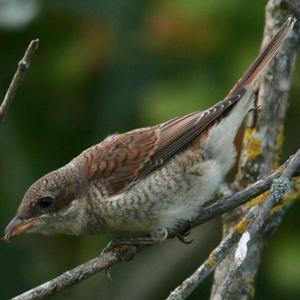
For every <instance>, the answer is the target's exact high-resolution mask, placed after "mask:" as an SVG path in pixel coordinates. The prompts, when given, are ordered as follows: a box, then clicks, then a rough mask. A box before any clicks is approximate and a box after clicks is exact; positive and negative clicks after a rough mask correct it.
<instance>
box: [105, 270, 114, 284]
mask: <svg viewBox="0 0 300 300" xmlns="http://www.w3.org/2000/svg"><path fill="white" fill-rule="evenodd" d="M110 270H111V267H107V268H106V269H105V273H106V276H107V278H108V279H109V281H110V282H113V280H112V278H111V276H110Z"/></svg>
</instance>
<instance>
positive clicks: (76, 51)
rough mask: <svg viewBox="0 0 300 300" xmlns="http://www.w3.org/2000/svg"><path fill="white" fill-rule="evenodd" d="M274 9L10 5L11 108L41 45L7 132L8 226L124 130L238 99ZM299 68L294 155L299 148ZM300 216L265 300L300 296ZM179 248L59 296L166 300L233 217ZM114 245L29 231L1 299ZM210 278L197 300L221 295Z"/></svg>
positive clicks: (2, 217) (4, 70)
mask: <svg viewBox="0 0 300 300" xmlns="http://www.w3.org/2000/svg"><path fill="white" fill-rule="evenodd" d="M265 4H266V1H240V0H227V1H223V0H213V1H204V0H184V1H183V0H161V1H155V0H152V1H142V0H139V1H138V0H125V1H124V0H123V1H122V0H105V1H104V0H102V1H99V0H98V1H96V0H85V1H79V0H72V1H71V0H69V1H68V0H51V1H27V0H9V1H8V0H7V1H5V0H0V70H1V71H0V96H1V99H2V98H3V96H4V93H5V91H6V89H7V87H8V85H9V82H10V80H11V78H12V75H13V73H14V71H15V69H16V64H17V62H18V60H19V59H20V58H21V57H22V55H23V53H24V51H25V49H26V47H27V45H28V43H29V41H30V40H31V39H33V38H37V37H38V38H40V48H39V50H38V51H37V53H36V54H35V56H34V58H33V62H32V66H31V68H30V70H29V72H28V74H27V75H26V78H25V80H24V83H23V84H22V86H21V88H20V89H19V90H18V93H17V96H16V98H15V101H14V103H13V106H12V108H11V110H10V111H9V113H8V115H7V117H6V120H5V122H4V123H3V124H2V125H1V127H0V149H1V155H0V168H1V176H0V229H1V230H3V229H4V228H5V226H6V224H7V223H8V221H9V220H10V218H11V217H12V216H13V215H14V213H15V211H16V209H17V207H18V204H19V202H20V200H21V198H22V196H23V193H24V192H25V190H26V189H27V187H28V186H29V185H30V184H31V183H32V182H33V181H34V180H36V179H37V178H38V177H39V176H41V175H43V174H45V173H47V172H49V171H51V170H53V169H56V168H58V167H60V166H62V165H63V164H65V163H66V162H68V161H69V160H71V159H72V158H73V157H74V156H76V155H77V154H79V153H80V152H81V151H82V150H84V149H85V148H87V147H89V146H90V145H92V144H95V143H98V142H99V141H101V140H102V139H103V138H104V137H106V136H107V135H109V134H111V133H114V132H124V131H127V130H129V129H132V128H136V127H141V126H148V125H153V124H155V123H158V122H161V121H165V120H167V119H168V118H171V117H173V116H176V115H180V114H185V113H188V112H191V111H194V110H202V109H205V108H207V107H208V106H210V105H212V104H214V103H215V102H216V101H218V100H220V99H221V98H222V97H224V96H225V95H226V93H227V92H228V90H229V89H230V88H231V86H232V85H233V84H234V82H235V80H237V79H238V77H239V76H240V75H241V74H242V72H243V71H244V70H245V68H246V67H247V66H248V64H249V63H250V62H251V60H252V59H253V58H254V57H255V55H256V54H257V52H258V49H259V47H260V42H261V36H262V30H263V25H264V7H265ZM299 75H300V65H299V64H298V65H297V66H296V70H295V76H294V82H293V86H292V93H291V107H290V109H289V112H288V116H287V125H286V132H287V134H286V140H285V146H284V158H286V157H287V156H288V155H289V154H291V153H292V152H293V151H295V150H296V149H297V147H299V144H300V143H299V141H300V138H299V119H300V101H299V96H300V82H299V80H297V79H298V78H299ZM299 214H300V206H299V203H295V205H294V206H293V209H291V210H290V211H289V213H288V214H287V216H286V217H285V219H284V222H283V224H282V226H281V227H280V229H279V230H278V231H277V232H276V234H275V235H274V237H273V239H272V241H271V242H270V244H269V245H268V247H267V249H266V251H265V253H264V257H263V263H262V266H261V268H260V270H259V274H258V280H257V289H256V299H266V298H267V297H268V298H270V299H275V300H276V299H291V300H292V299H300V284H299V282H300V281H299V280H300V259H299V251H300V234H299V227H300V218H299ZM192 235H193V238H194V243H193V244H192V245H183V244H181V243H180V242H179V241H177V240H172V241H167V242H166V243H163V244H162V245H161V246H155V247H152V248H151V249H147V250H146V251H143V252H142V253H140V254H139V255H138V256H137V257H136V259H134V260H133V261H131V262H128V263H122V264H120V265H118V266H115V267H113V269H112V271H111V275H112V278H113V282H110V281H109V280H108V279H107V277H106V276H105V274H98V275H96V276H94V277H92V278H91V279H88V280H87V281H84V282H82V283H80V284H78V285H76V286H74V287H72V288H69V289H67V290H65V291H63V292H62V293H60V294H59V295H56V296H54V297H53V299H125V300H126V299H145V300H147V299H163V298H165V297H166V296H167V295H168V293H169V292H170V291H171V290H172V289H174V288H175V287H176V286H177V285H178V284H179V283H180V282H181V281H182V280H183V279H184V278H186V277H187V276H188V275H189V274H191V272H193V271H194V270H195V269H196V268H197V266H199V265H200V263H201V262H202V261H203V260H204V258H205V257H206V256H207V255H208V254H209V252H210V251H211V250H212V249H213V247H214V246H215V245H216V244H217V243H218V241H219V239H220V236H221V226H220V220H216V221H213V222H210V223H208V224H205V225H203V226H201V227H200V228H197V229H196V230H193V234H192ZM110 238H111V237H110V236H91V237H89V236H85V237H68V236H53V237H51V236H50V237H43V236H38V235H28V236H24V237H22V238H16V239H15V240H13V242H12V243H10V244H6V243H4V242H1V243H0V282H1V289H0V299H7V298H9V297H12V296H14V295H17V294H19V293H20V292H23V291H25V290H27V289H29V288H31V287H34V286H36V285H37V284H40V283H42V282H44V281H46V280H49V279H51V278H53V277H55V276H57V275H58V274H60V273H62V272H64V271H66V270H67V269H70V268H73V267H75V266H76V265H78V264H79V263H83V262H84V261H86V260H88V259H90V258H92V257H94V256H96V255H97V254H98V253H99V252H100V251H101V249H102V248H103V247H104V245H105V244H106V243H107V242H108V241H109V240H110ZM210 285H211V278H210V279H209V280H207V281H206V282H205V284H203V285H201V286H200V287H199V288H198V289H197V290H196V292H194V293H193V295H192V296H191V297H190V299H208V295H209V291H210Z"/></svg>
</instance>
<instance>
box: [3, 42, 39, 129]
mask: <svg viewBox="0 0 300 300" xmlns="http://www.w3.org/2000/svg"><path fill="white" fill-rule="evenodd" d="M38 45H39V40H38V39H36V40H32V41H31V42H30V44H29V46H28V48H27V50H26V52H25V54H24V57H23V58H22V59H21V60H20V62H19V63H18V68H17V71H16V73H15V75H14V77H13V79H12V81H11V83H10V85H9V88H8V90H7V92H6V94H5V97H4V100H3V102H2V104H1V106H0V123H2V121H3V119H4V117H5V115H6V113H7V111H8V109H9V107H10V105H11V104H12V102H13V99H14V97H15V95H16V91H17V89H18V87H19V86H20V84H21V82H22V80H23V79H24V77H25V73H26V71H27V70H28V68H29V65H30V62H31V59H32V57H33V54H34V52H35V50H36V49H37V48H38Z"/></svg>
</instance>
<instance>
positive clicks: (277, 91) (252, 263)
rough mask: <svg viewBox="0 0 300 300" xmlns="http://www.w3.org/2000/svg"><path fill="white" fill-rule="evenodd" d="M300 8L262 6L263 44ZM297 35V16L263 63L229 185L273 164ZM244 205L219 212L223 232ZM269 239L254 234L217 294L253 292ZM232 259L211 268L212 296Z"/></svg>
mask: <svg viewBox="0 0 300 300" xmlns="http://www.w3.org/2000/svg"><path fill="white" fill-rule="evenodd" d="M299 8H300V4H299V1H297V0H286V1H282V0H270V1H269V2H268V4H267V6H266V24H265V30H264V38H263V42H262V45H264V44H266V42H267V41H268V40H269V39H270V37H271V36H272V35H274V34H275V32H276V31H277V30H278V29H279V27H280V25H281V24H282V23H283V22H284V20H286V18H287V17H288V16H291V15H294V16H296V17H297V16H298V17H299V12H300V11H299ZM299 36H300V30H299V21H298V22H297V23H296V26H295V27H294V31H293V33H292V34H291V36H290V37H289V39H288V40H287V42H286V45H285V46H284V47H283V48H282V50H281V51H280V52H279V53H278V55H277V56H276V58H275V59H274V60H273V61H272V62H271V63H270V65H269V66H268V67H267V70H266V73H265V75H264V76H263V77H262V78H261V80H260V82H259V85H258V90H257V93H256V97H257V98H256V102H257V104H258V105H259V106H261V107H262V108H263V109H262V110H261V111H260V112H259V113H257V112H254V115H252V116H251V117H249V118H248V120H247V124H246V131H245V133H246V134H245V137H244V142H243V150H242V154H241V158H240V161H239V172H238V175H237V177H236V181H235V184H234V187H238V188H241V187H244V186H247V185H248V184H249V183H252V182H255V181H256V180H257V178H260V177H261V176H263V175H265V174H266V173H268V172H270V171H271V170H272V169H274V168H275V167H276V166H278V161H279V160H280V153H281V148H282V142H283V131H284V125H283V124H284V120H285V115H286V110H287V108H288V104H289V103H288V94H289V90H290V85H291V78H292V73H293V68H294V65H295V59H296V55H297V51H298V48H299ZM253 147H254V148H253ZM247 209H248V208H247V207H246V206H243V207H241V208H238V209H236V210H234V211H232V212H230V213H227V214H226V215H225V216H224V218H223V228H224V233H227V232H229V231H230V230H231V228H232V227H233V226H234V225H235V224H236V223H237V222H238V221H239V220H240V218H241V217H242V216H243V215H245V213H246V212H247ZM274 218H276V217H275V216H274ZM268 222H269V223H273V227H272V232H273V231H274V230H275V229H276V228H277V226H278V225H279V219H277V221H276V222H275V223H274V219H273V220H272V219H270V220H269V221H268ZM266 226H267V225H266ZM268 238H269V235H268V236H267V235H266V232H265V231H263V230H262V231H260V232H259V233H258V234H257V235H256V237H255V241H254V242H253V243H252V244H251V246H250V247H249V249H248V253H247V257H246V260H245V262H244V263H243V265H242V266H241V268H240V269H239V272H238V274H235V275H236V276H235V277H234V278H232V280H231V282H230V286H229V288H228V292H227V293H226V296H224V297H223V298H222V299H226V300H227V299H228V300H229V299H230V300H234V299H238V300H246V299H251V298H252V297H253V295H254V280H255V276H256V273H257V270H258V267H259V264H260V261H261V257H262V252H263V248H264V246H265V245H266V243H267V242H268ZM233 262H234V252H233V251H232V252H231V253H230V255H229V256H228V257H227V258H226V259H225V260H224V261H223V262H222V263H221V264H220V266H219V268H218V269H217V270H216V272H215V277H214V286H213V289H212V294H211V299H216V298H215V296H216V292H217V291H218V290H220V288H221V286H222V284H223V282H224V280H225V278H226V276H227V274H228V273H229V272H230V270H231V268H232V265H233Z"/></svg>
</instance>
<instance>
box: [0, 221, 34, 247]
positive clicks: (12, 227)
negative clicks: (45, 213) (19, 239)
mask: <svg viewBox="0 0 300 300" xmlns="http://www.w3.org/2000/svg"><path fill="white" fill-rule="evenodd" d="M35 221H36V218H31V219H27V220H22V219H20V218H19V217H18V216H15V217H14V218H13V219H12V220H11V221H10V222H9V224H8V225H7V226H6V228H5V231H4V237H3V240H4V241H7V242H8V241H10V240H11V238H12V237H13V236H15V235H21V234H23V233H25V232H26V231H27V230H28V229H29V228H31V227H32V226H33V224H34V222H35Z"/></svg>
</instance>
